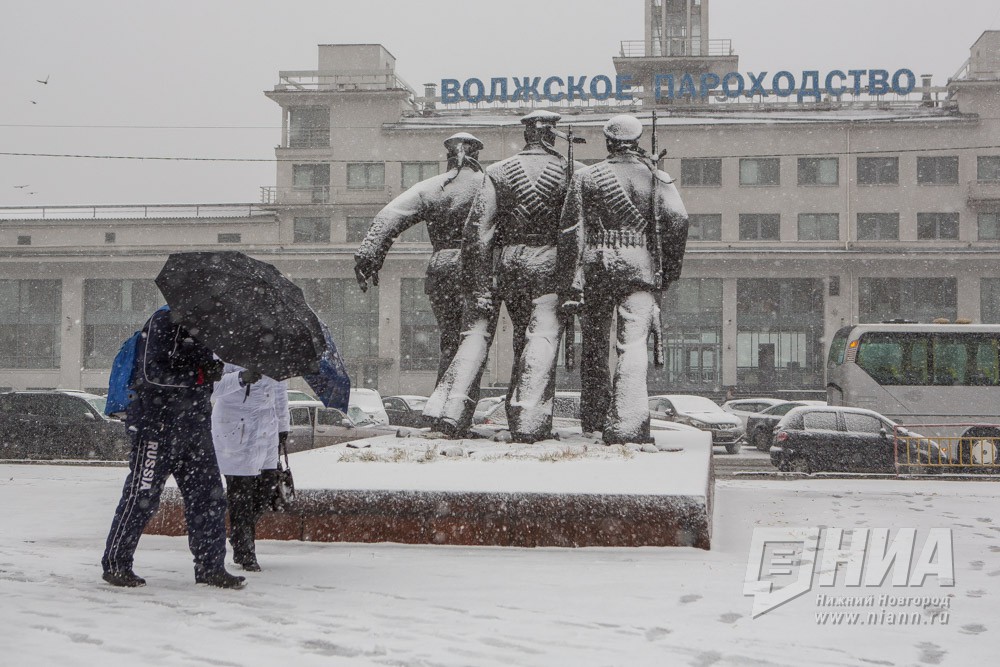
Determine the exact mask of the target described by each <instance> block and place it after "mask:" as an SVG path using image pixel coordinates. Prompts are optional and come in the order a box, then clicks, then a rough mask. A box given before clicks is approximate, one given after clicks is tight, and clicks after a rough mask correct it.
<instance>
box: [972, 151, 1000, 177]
mask: <svg viewBox="0 0 1000 667" xmlns="http://www.w3.org/2000/svg"><path fill="white" fill-rule="evenodd" d="M976 180H979V181H993V182H996V181H1000V155H980V156H979V157H978V158H977V159H976Z"/></svg>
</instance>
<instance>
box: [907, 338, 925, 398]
mask: <svg viewBox="0 0 1000 667" xmlns="http://www.w3.org/2000/svg"><path fill="white" fill-rule="evenodd" d="M903 350H904V352H903V378H902V383H901V384H907V385H918V386H922V385H926V384H927V338H926V337H924V336H906V337H905V338H904V339H903Z"/></svg>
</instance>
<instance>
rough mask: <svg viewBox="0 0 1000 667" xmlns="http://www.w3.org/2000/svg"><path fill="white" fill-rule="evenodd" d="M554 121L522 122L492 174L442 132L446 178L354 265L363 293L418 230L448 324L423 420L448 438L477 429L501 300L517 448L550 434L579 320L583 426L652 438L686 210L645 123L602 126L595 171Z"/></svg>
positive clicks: (621, 436)
mask: <svg viewBox="0 0 1000 667" xmlns="http://www.w3.org/2000/svg"><path fill="white" fill-rule="evenodd" d="M559 121H560V116H559V114H556V113H552V112H549V111H534V112H532V113H529V114H528V115H526V116H525V117H523V118H522V119H521V123H522V124H523V125H524V140H525V146H524V149H523V150H521V151H520V152H519V153H517V154H516V155H514V156H512V157H510V158H507V159H505V160H502V161H500V162H497V163H495V164H493V165H491V166H490V167H489V168H488V169H486V170H485V172H483V171H482V169H481V168H480V167H479V163H478V162H477V161H476V159H475V158H476V157H477V155H478V152H479V150H480V149H481V148H482V143H481V142H479V140H478V139H475V137H472V136H471V135H468V134H465V133H460V134H459V135H455V136H453V137H451V138H449V139H448V140H447V141H446V142H445V144H446V146H447V147H448V149H449V167H450V170H449V172H448V173H447V174H444V175H442V176H437V177H434V178H432V179H429V180H427V181H423V182H421V183H418V184H417V185H415V186H414V187H413V188H411V189H410V190H408V191H406V192H405V193H403V194H402V195H400V196H399V197H398V198H396V199H395V200H394V201H393V202H391V203H390V204H389V205H388V206H386V207H385V208H384V209H383V210H382V212H380V213H379V215H378V216H376V218H375V221H374V222H373V224H372V227H371V229H370V230H369V232H368V235H367V236H366V238H365V240H364V242H363V243H362V245H361V247H360V248H359V250H358V252H357V255H356V256H355V257H356V262H357V266H356V269H355V270H356V273H357V275H358V280H359V282H361V284H362V285H363V286H366V285H367V281H368V280H369V279H375V278H376V275H377V271H378V269H379V268H380V267H381V264H382V262H383V260H384V259H385V255H386V252H387V251H388V249H389V247H390V246H391V244H392V240H393V239H394V238H395V237H396V236H397V235H398V234H400V233H401V232H402V231H403V230H404V229H406V228H407V227H409V226H410V225H412V224H415V223H416V222H417V221H419V220H426V221H427V223H428V229H429V233H430V237H431V243H432V245H433V248H434V253H433V255H432V257H431V263H430V266H429V267H428V273H427V276H428V280H427V287H426V290H427V293H428V295H429V297H430V300H431V304H432V307H433V309H434V313H435V316H436V317H437V319H438V323H439V326H440V328H441V363H440V366H439V372H438V381H437V385H436V387H435V389H434V392H433V393H432V394H431V397H430V398H429V400H428V402H427V405H426V407H425V410H424V414H425V416H428V417H430V418H431V419H432V420H433V426H432V430H434V431H440V432H441V433H442V434H444V435H445V436H448V437H461V436H463V435H465V434H466V433H467V431H468V429H469V427H470V426H471V424H472V416H473V413H474V411H475V406H476V402H477V400H478V398H479V383H480V381H481V379H482V374H483V370H484V368H485V364H486V359H487V354H488V352H489V349H490V346H491V344H492V341H493V337H494V334H495V332H496V326H497V319H498V316H499V312H500V305H501V304H505V305H506V307H507V312H508V314H509V316H510V319H511V323H512V326H513V368H512V372H511V381H510V385H509V388H508V391H507V397H506V410H507V418H508V423H509V428H510V433H511V439H512V440H514V441H515V442H535V441H538V440H542V439H545V438H548V437H550V436H551V429H552V411H553V403H554V397H555V384H556V366H557V355H558V353H559V349H560V341H561V339H562V337H563V336H564V335H565V334H566V328H567V326H568V325H569V324H570V323H571V322H572V321H573V317H575V316H579V317H580V318H581V321H582V330H583V348H582V353H581V368H580V370H581V383H582V391H581V400H582V404H581V418H582V426H583V430H584V431H585V432H598V431H600V432H602V437H603V440H604V442H605V443H607V444H616V443H627V442H632V443H642V442H649V441H650V438H649V410H648V406H647V403H648V400H647V391H646V368H647V364H648V360H647V340H648V339H649V338H650V336H652V337H653V338H654V341H655V342H654V350H659V349H660V348H659V336H660V308H659V301H660V295H661V294H662V292H663V290H665V289H666V288H667V287H668V286H669V285H670V283H672V282H673V281H675V280H676V279H677V278H678V276H679V275H680V271H681V262H682V260H683V255H684V248H685V244H686V241H687V226H688V223H687V213H686V212H685V210H684V205H683V204H682V203H681V199H680V196H679V195H678V193H677V189H676V188H675V187H674V185H673V181H672V180H671V178H670V177H669V176H668V175H667V174H666V173H665V172H663V171H660V170H659V169H658V167H657V163H658V160H659V157H660V156H657V155H650V154H648V153H646V152H645V151H644V150H642V149H641V148H640V147H639V140H640V137H641V135H642V130H643V128H642V124H641V123H640V121H639V120H638V119H636V118H635V117H633V116H629V115H620V116H615V117H613V118H611V119H610V120H609V121H608V122H607V123H606V124H605V126H604V135H605V137H606V142H607V148H608V158H607V159H606V160H604V161H602V162H600V163H598V164H594V165H592V166H589V167H586V166H584V165H583V164H579V163H576V162H575V161H573V160H572V146H573V143H574V139H573V136H572V132H571V131H570V132H569V133H568V134H567V133H563V132H560V131H559V130H557V129H556V127H557V124H558V122H559ZM559 138H562V139H567V140H569V146H570V151H569V156H568V157H564V156H563V155H562V154H561V153H559V151H557V150H556V148H555V144H556V141H557V139H559ZM576 141H580V140H579V139H577V140H576ZM463 166H467V167H468V168H467V169H463ZM460 305H461V306H460ZM612 321H615V322H616V352H617V355H616V361H615V368H614V373H613V374H612V373H611V370H610V367H609V344H610V342H609V339H610V334H611V324H612ZM571 342H572V341H569V343H571ZM656 361H657V362H661V361H662V352H659V353H658V354H657V355H656Z"/></svg>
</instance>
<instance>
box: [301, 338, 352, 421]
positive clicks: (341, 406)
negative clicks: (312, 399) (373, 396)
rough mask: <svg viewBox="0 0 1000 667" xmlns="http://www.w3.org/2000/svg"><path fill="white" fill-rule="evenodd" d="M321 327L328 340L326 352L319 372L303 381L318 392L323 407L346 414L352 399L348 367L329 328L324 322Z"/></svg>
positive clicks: (320, 363) (305, 377)
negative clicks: (335, 409)
mask: <svg viewBox="0 0 1000 667" xmlns="http://www.w3.org/2000/svg"><path fill="white" fill-rule="evenodd" d="M320 326H321V327H322V328H323V336H324V337H325V339H326V351H325V352H323V356H322V358H321V359H320V360H319V371H318V372H316V373H312V374H309V375H305V376H303V379H304V380H305V381H306V382H307V383H308V384H309V386H310V387H311V388H312V390H313V391H315V392H316V397H317V398H319V400H321V401H323V405H325V406H326V407H328V408H337V409H338V410H340V411H341V412H345V413H346V412H347V404H348V402H349V401H350V398H351V377H350V376H349V375H348V374H347V365H346V364H344V358H343V357H341V356H340V353H339V352H338V351H337V345H336V343H334V342H333V336H332V335H330V329H329V327H327V326H326V323H325V322H323V321H322V320H321V321H320Z"/></svg>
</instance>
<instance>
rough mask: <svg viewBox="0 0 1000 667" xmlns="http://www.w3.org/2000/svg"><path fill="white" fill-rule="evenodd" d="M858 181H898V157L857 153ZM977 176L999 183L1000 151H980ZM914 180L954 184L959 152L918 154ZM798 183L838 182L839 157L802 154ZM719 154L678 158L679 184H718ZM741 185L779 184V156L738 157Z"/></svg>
mask: <svg viewBox="0 0 1000 667" xmlns="http://www.w3.org/2000/svg"><path fill="white" fill-rule="evenodd" d="M857 160H858V183H859V184H861V185H898V184H899V158H898V157H859V158H857ZM976 177H977V179H978V180H979V181H982V182H994V183H1000V155H980V156H978V158H977V162H976ZM917 183H918V184H920V185H955V184H957V183H958V156H957V155H943V156H933V157H929V156H918V157H917ZM798 184H799V185H831V186H833V185H840V158H836V157H801V158H799V159H798ZM721 185H722V158H691V159H682V160H681V186H721ZM740 185H781V158H776V157H768V158H740Z"/></svg>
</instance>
